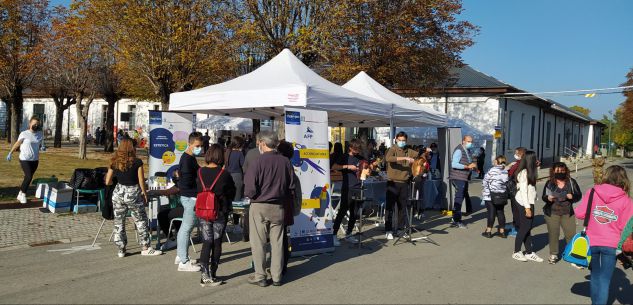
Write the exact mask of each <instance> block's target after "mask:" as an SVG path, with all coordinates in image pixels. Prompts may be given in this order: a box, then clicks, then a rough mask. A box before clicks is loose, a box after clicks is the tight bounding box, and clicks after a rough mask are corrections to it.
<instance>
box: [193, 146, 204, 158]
mask: <svg viewBox="0 0 633 305" xmlns="http://www.w3.org/2000/svg"><path fill="white" fill-rule="evenodd" d="M201 153H202V147H194V148H193V154H194V156H199V155H200V154H201Z"/></svg>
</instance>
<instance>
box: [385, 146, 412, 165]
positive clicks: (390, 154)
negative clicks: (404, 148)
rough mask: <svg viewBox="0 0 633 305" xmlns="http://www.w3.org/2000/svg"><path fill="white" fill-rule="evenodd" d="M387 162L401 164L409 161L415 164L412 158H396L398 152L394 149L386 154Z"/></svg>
mask: <svg viewBox="0 0 633 305" xmlns="http://www.w3.org/2000/svg"><path fill="white" fill-rule="evenodd" d="M385 160H386V161H387V162H390V163H394V162H400V161H409V162H413V158H411V157H397V156H396V150H395V149H393V148H390V149H389V150H388V151H387V153H386V154H385Z"/></svg>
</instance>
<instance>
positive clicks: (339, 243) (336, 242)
mask: <svg viewBox="0 0 633 305" xmlns="http://www.w3.org/2000/svg"><path fill="white" fill-rule="evenodd" d="M332 243H333V244H334V247H340V246H341V242H340V241H339V240H338V237H336V236H334V238H333V239H332Z"/></svg>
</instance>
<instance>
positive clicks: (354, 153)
mask: <svg viewBox="0 0 633 305" xmlns="http://www.w3.org/2000/svg"><path fill="white" fill-rule="evenodd" d="M361 149H362V145H361V142H360V140H358V139H353V140H352V141H350V143H349V153H348V154H346V155H344V156H342V157H341V158H338V159H336V160H335V161H334V162H335V163H334V165H333V166H332V169H334V170H339V171H341V173H342V174H343V184H342V186H341V203H340V207H339V209H338V212H337V214H336V219H335V220H334V225H333V227H332V228H333V232H334V246H340V245H341V243H340V242H339V240H338V238H337V237H336V235H337V233H338V230H339V228H340V227H341V222H343V218H344V217H345V215H346V214H347V212H348V211H349V221H348V222H347V230H346V231H345V239H346V240H347V242H349V243H353V244H355V243H358V239H357V238H355V237H354V236H352V230H353V229H354V225H355V224H356V218H357V217H356V209H357V202H356V201H354V200H353V199H352V198H353V196H352V195H353V194H354V189H358V188H360V185H361V182H360V180H359V179H358V176H357V175H356V173H357V171H358V165H359V164H360V161H361V160H364V158H363V156H361V155H360V151H361Z"/></svg>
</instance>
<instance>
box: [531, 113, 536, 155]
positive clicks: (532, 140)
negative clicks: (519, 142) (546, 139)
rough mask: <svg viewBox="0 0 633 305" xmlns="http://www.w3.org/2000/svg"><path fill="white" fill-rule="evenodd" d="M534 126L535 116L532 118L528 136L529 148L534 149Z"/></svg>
mask: <svg viewBox="0 0 633 305" xmlns="http://www.w3.org/2000/svg"><path fill="white" fill-rule="evenodd" d="M534 124H536V116H535V115H533V116H532V134H531V135H530V148H531V149H534V129H535V128H534V127H535V126H534Z"/></svg>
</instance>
